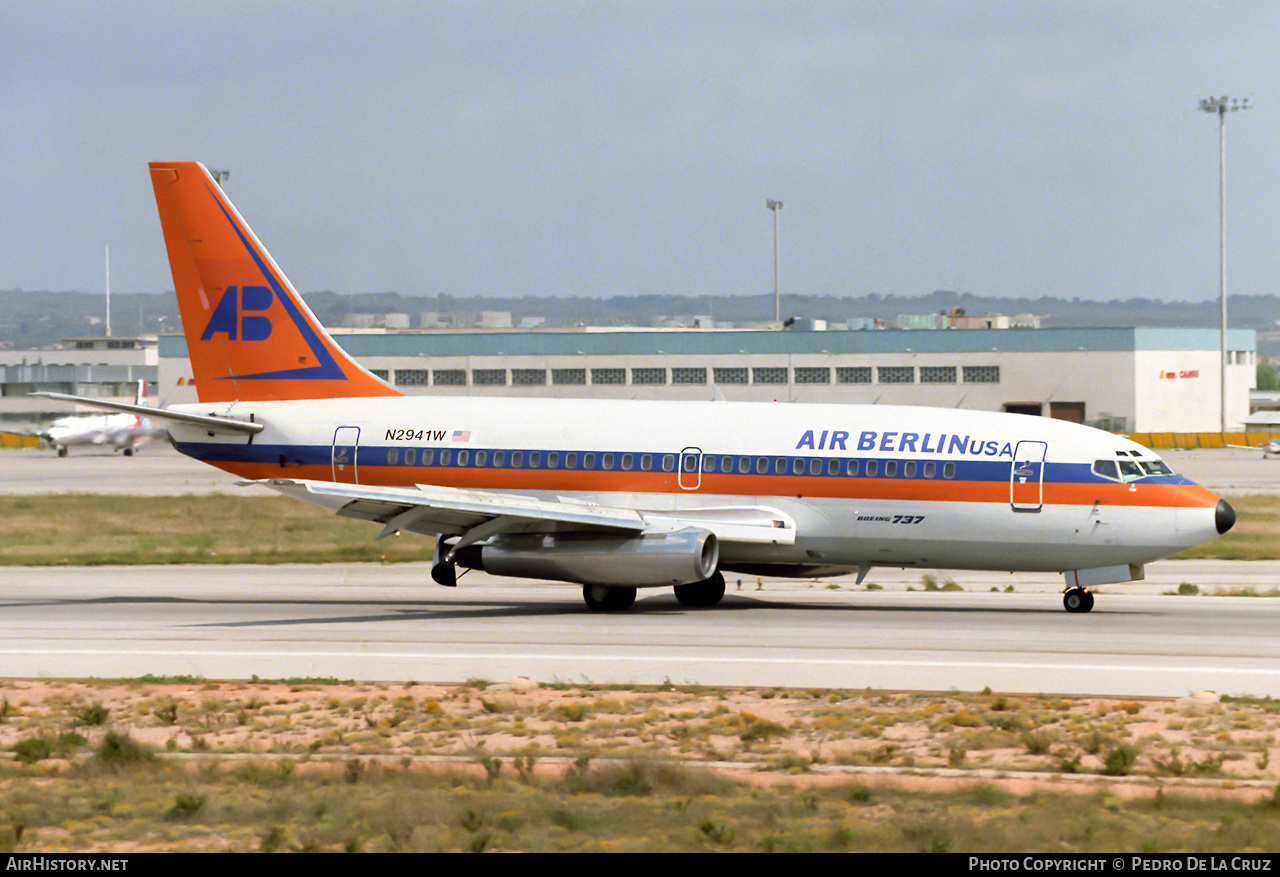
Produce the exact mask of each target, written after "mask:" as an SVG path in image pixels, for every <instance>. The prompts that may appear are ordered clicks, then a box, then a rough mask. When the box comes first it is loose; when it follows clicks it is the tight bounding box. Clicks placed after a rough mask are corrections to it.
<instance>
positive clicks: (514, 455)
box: [511, 451, 524, 469]
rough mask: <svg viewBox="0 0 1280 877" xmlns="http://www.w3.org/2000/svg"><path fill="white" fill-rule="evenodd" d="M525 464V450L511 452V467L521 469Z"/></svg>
mask: <svg viewBox="0 0 1280 877" xmlns="http://www.w3.org/2000/svg"><path fill="white" fill-rule="evenodd" d="M522 466H524V451H512V452H511V468H513V469H519V468H521V467H522Z"/></svg>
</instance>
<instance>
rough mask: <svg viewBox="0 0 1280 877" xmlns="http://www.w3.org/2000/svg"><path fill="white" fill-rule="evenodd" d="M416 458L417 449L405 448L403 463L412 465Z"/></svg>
mask: <svg viewBox="0 0 1280 877" xmlns="http://www.w3.org/2000/svg"><path fill="white" fill-rule="evenodd" d="M417 459H418V452H417V451H415V450H414V449H413V448H408V449H406V450H405V452H404V464H405V465H406V466H412V465H413V464H414V463H415V462H416V461H417Z"/></svg>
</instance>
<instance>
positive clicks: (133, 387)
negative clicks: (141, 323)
mask: <svg viewBox="0 0 1280 877" xmlns="http://www.w3.org/2000/svg"><path fill="white" fill-rule="evenodd" d="M158 361H159V360H158V350H157V347H156V338H155V336H147V337H138V336H130V337H122V336H114V335H113V336H111V337H102V336H97V337H92V338H67V339H64V341H63V346H62V347H58V348H53V349H48V350H0V427H3V426H5V425H28V426H35V425H37V424H41V423H45V422H47V421H50V420H53V419H55V418H58V417H65V416H66V415H67V413H68V407H67V406H66V405H65V404H59V403H57V402H50V401H49V400H48V399H33V398H31V397H30V395H29V394H30V393H34V392H36V391H43V392H52V393H68V394H70V395H72V396H92V397H94V398H99V399H112V400H117V401H127V402H132V401H133V400H134V398H135V396H136V394H137V390H138V381H146V382H147V395H148V397H149V398H154V397H155V395H156V392H157V390H158V389H159V386H158V383H157V378H158V375H159V368H158Z"/></svg>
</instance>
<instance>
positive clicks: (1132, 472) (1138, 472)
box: [1120, 460, 1143, 481]
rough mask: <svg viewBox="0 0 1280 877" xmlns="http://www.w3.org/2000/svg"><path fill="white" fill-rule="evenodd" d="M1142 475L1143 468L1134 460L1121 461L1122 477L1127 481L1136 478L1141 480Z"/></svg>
mask: <svg viewBox="0 0 1280 877" xmlns="http://www.w3.org/2000/svg"><path fill="white" fill-rule="evenodd" d="M1142 475H1143V472H1142V467H1141V466H1139V465H1138V464H1137V463H1136V462H1134V461H1133V460H1121V461H1120V477H1121V478H1123V479H1124V480H1125V481H1132V480H1133V479H1135V478H1141V477H1142Z"/></svg>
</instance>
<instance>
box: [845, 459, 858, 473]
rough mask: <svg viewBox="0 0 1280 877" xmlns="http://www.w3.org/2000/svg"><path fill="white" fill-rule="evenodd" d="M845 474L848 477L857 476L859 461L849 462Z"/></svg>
mask: <svg viewBox="0 0 1280 877" xmlns="http://www.w3.org/2000/svg"><path fill="white" fill-rule="evenodd" d="M845 474H846V475H857V474H858V461H857V460H850V461H849V465H848V467H847V469H846V471H845Z"/></svg>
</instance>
